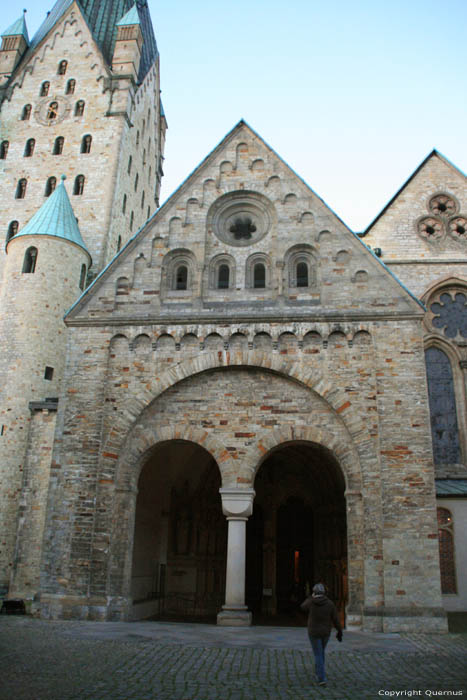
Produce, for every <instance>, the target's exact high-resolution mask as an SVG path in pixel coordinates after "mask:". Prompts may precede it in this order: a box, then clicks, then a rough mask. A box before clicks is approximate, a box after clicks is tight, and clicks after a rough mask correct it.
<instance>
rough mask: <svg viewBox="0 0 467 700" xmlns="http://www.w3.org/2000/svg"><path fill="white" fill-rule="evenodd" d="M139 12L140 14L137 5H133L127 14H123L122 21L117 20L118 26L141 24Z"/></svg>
mask: <svg viewBox="0 0 467 700" xmlns="http://www.w3.org/2000/svg"><path fill="white" fill-rule="evenodd" d="M139 23H140V22H139V14H138V8H137V7H136V4H135V5H133V7H132V8H131V9H130V10H128V12H127V13H126V15H123V17H122V19H121V20H120V22H117V24H116V26H117V27H128V26H129V25H131V24H139Z"/></svg>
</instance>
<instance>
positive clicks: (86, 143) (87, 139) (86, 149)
mask: <svg viewBox="0 0 467 700" xmlns="http://www.w3.org/2000/svg"><path fill="white" fill-rule="evenodd" d="M91 143H92V136H91V134H85V135H84V136H83V138H82V140H81V153H91Z"/></svg>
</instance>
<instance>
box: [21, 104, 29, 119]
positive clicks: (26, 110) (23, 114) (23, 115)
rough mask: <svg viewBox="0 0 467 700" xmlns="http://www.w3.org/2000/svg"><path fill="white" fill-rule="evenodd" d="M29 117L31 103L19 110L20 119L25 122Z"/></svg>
mask: <svg viewBox="0 0 467 700" xmlns="http://www.w3.org/2000/svg"><path fill="white" fill-rule="evenodd" d="M30 117H31V105H24V107H23V111H22V112H21V121H23V122H27V121H28V120H29V119H30Z"/></svg>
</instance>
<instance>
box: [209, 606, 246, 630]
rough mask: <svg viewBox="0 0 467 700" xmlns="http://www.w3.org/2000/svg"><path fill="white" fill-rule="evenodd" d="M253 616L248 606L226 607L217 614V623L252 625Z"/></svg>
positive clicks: (222, 624) (222, 625)
mask: <svg viewBox="0 0 467 700" xmlns="http://www.w3.org/2000/svg"><path fill="white" fill-rule="evenodd" d="M251 618H252V615H251V612H250V611H249V610H247V608H244V609H242V608H227V609H225V608H224V609H223V610H221V612H220V613H218V614H217V624H218V625H219V626H220V627H250V625H251Z"/></svg>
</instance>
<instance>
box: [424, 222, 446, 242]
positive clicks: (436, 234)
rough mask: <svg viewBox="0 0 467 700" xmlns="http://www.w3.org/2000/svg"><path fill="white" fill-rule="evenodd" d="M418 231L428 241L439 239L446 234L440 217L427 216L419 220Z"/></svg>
mask: <svg viewBox="0 0 467 700" xmlns="http://www.w3.org/2000/svg"><path fill="white" fill-rule="evenodd" d="M418 233H419V234H420V236H421V237H422V238H425V239H426V240H427V241H437V240H439V239H440V238H442V236H443V234H444V229H443V224H442V223H441V221H439V220H438V219H435V218H434V217H431V216H427V217H425V218H424V219H421V220H420V221H419V222H418Z"/></svg>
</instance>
